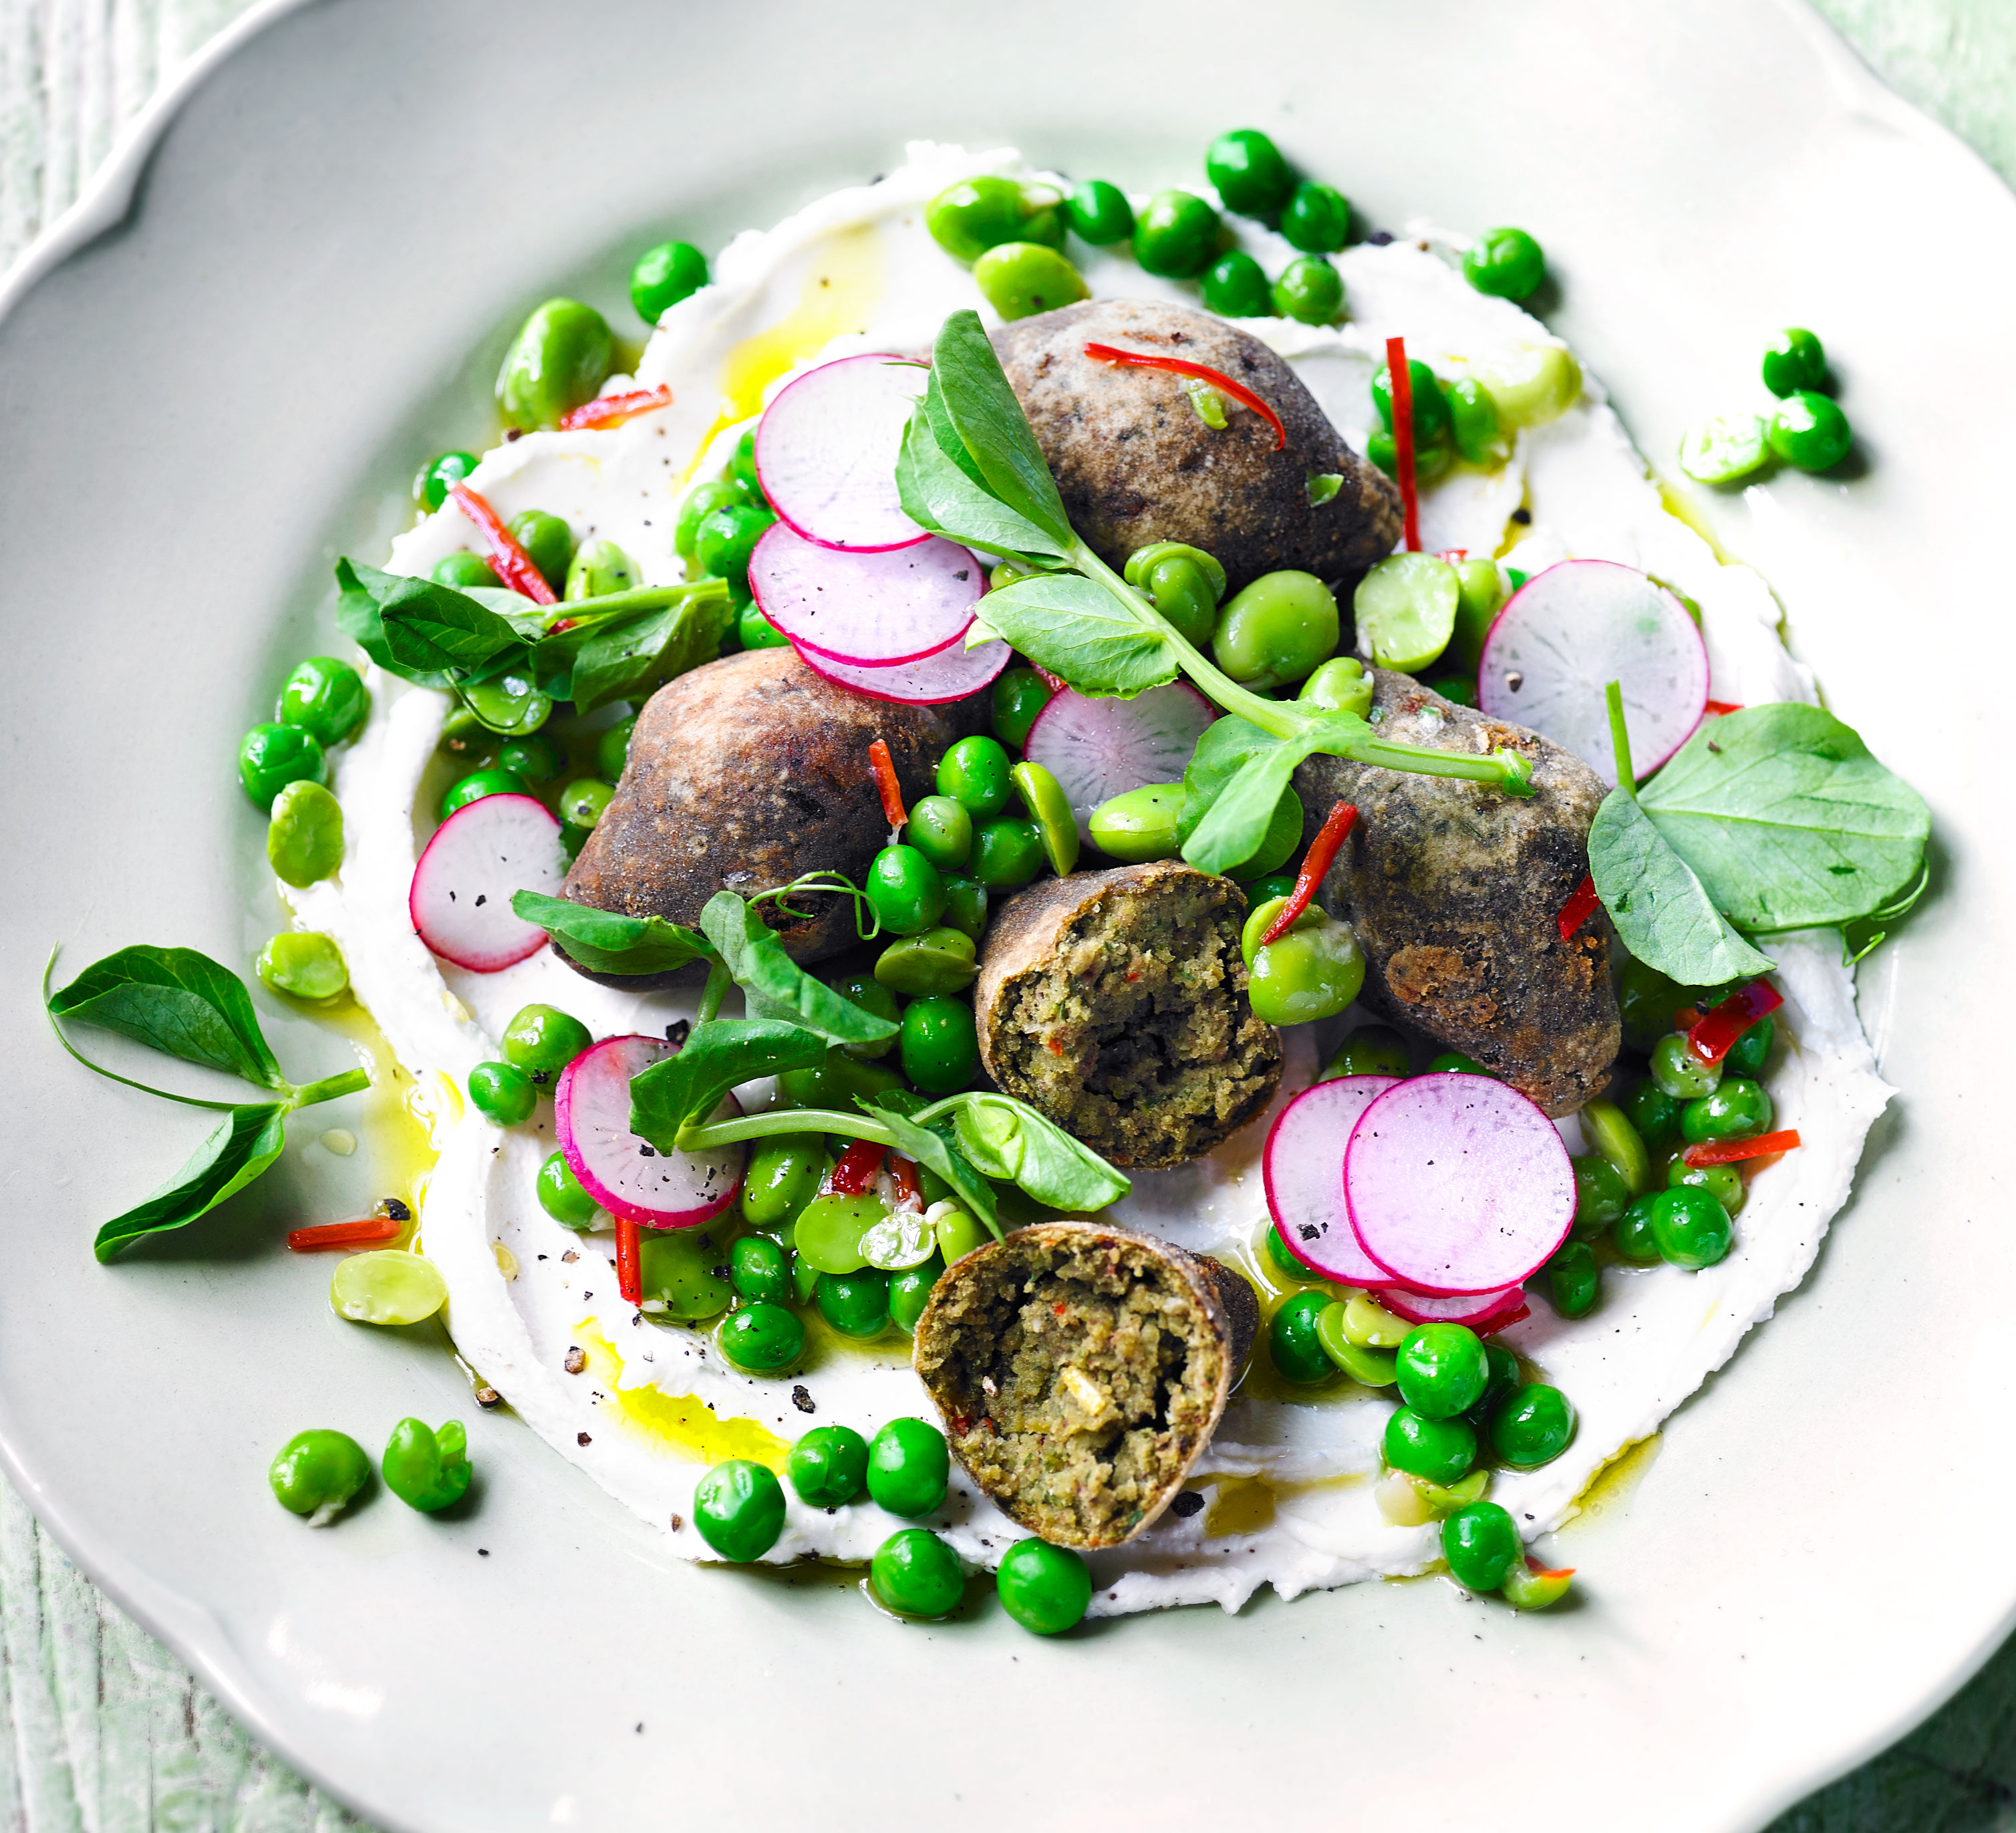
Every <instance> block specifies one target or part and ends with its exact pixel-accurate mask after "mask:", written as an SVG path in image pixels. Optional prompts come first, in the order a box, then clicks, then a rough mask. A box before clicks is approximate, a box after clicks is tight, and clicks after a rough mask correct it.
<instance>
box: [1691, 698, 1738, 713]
mask: <svg viewBox="0 0 2016 1833" xmlns="http://www.w3.org/2000/svg"><path fill="white" fill-rule="evenodd" d="M1701 710H1702V711H1704V712H1708V713H1718V714H1719V713H1740V712H1741V711H1743V703H1742V701H1741V700H1709V701H1708V702H1707V704H1705V706H1704V707H1703V708H1702V709H1701Z"/></svg>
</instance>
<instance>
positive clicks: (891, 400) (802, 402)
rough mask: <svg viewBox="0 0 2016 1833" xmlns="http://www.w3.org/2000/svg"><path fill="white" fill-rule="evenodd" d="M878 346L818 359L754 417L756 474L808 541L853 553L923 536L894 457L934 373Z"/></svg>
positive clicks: (774, 504)
mask: <svg viewBox="0 0 2016 1833" xmlns="http://www.w3.org/2000/svg"><path fill="white" fill-rule="evenodd" d="M928 373H929V372H928V371H927V370H926V369H924V368H923V366H922V365H920V363H919V362H917V361H916V359H915V358H910V357H901V356H891V355H888V354H887V353H886V352H880V353H877V354H874V355H866V356H844V357H841V358H840V359H839V360H838V361H837V362H830V363H822V364H820V365H819V367H818V368H817V369H812V370H810V371H808V373H806V374H805V375H802V376H799V377H798V379H797V380H796V381H795V382H793V383H791V384H790V385H789V386H788V387H785V388H783V389H781V390H779V392H778V394H777V398H776V400H775V401H773V402H771V403H770V405H769V407H767V408H765V409H764V410H763V417H762V419H761V420H759V421H758V422H757V423H756V475H757V477H758V479H759V480H760V481H761V483H762V485H763V494H764V495H765V496H767V497H768V498H769V499H770V506H771V507H772V509H774V510H776V512H777V513H778V514H779V515H780V516H781V517H783V519H784V520H786V521H787V522H788V523H789V524H790V525H791V526H792V527H793V528H795V529H797V531H798V532H799V533H800V534H801V535H803V536H804V537H805V539H806V540H808V541H815V542H818V543H819V546H822V547H836V548H847V549H851V550H852V551H854V552H855V553H879V552H886V551H887V549H891V548H895V547H903V546H908V545H909V543H910V542H913V541H922V540H923V539H924V538H925V535H924V531H923V529H921V528H919V527H918V526H917V524H916V523H915V522H913V521H912V520H910V518H909V517H908V516H906V515H905V514H904V513H903V505H902V502H901V500H900V499H898V495H897V494H896V459H897V457H898V455H899V454H900V452H902V446H903V429H904V427H905V426H907V425H908V424H909V419H910V409H912V408H913V407H914V406H915V405H916V402H917V398H918V397H919V396H920V395H921V394H923V391H924V380H925V377H926V376H927V374H928Z"/></svg>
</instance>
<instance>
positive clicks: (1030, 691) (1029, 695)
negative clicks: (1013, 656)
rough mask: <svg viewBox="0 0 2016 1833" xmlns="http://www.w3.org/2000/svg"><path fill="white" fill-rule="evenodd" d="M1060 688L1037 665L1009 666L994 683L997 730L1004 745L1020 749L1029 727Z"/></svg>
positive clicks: (996, 734)
mask: <svg viewBox="0 0 2016 1833" xmlns="http://www.w3.org/2000/svg"><path fill="white" fill-rule="evenodd" d="M1056 692H1057V690H1056V689H1055V688H1053V686H1051V685H1050V684H1049V682H1047V681H1046V680H1045V679H1043V678H1042V675H1039V674H1038V673H1037V672H1036V671H1035V669H1034V668H1006V669H1004V670H1003V671H1002V673H1001V676H1000V679H998V680H997V681H996V682H995V683H994V731H995V736H996V737H998V738H999V740H1000V741H1001V742H1002V744H1005V745H1008V746H1010V747H1013V749H1015V750H1017V751H1020V750H1021V748H1022V747H1023V746H1024V745H1025V744H1028V742H1029V728H1030V727H1031V726H1033V725H1035V722H1036V715H1038V714H1039V713H1040V712H1041V711H1042V710H1043V708H1046V706H1048V705H1049V704H1050V698H1051V697H1052V696H1053V694H1054V693H1056Z"/></svg>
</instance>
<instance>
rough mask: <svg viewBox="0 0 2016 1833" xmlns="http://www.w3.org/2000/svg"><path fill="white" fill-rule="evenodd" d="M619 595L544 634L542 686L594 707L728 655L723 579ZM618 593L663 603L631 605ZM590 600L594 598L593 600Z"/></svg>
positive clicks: (536, 666) (536, 656)
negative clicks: (723, 650)
mask: <svg viewBox="0 0 2016 1833" xmlns="http://www.w3.org/2000/svg"><path fill="white" fill-rule="evenodd" d="M672 590H673V589H655V590H649V591H644V592H637V593H635V594H622V595H614V594H612V595H611V597H610V600H605V601H603V602H604V603H606V604H608V605H610V607H611V608H610V609H607V610H603V611H600V612H592V613H590V614H589V615H588V616H586V617H585V618H582V619H581V620H580V621H578V622H577V623H576V624H575V625H574V626H573V627H572V628H570V629H567V630H563V631H559V632H555V633H554V634H553V635H551V636H545V637H542V638H541V639H540V640H539V643H538V646H536V647H535V649H534V650H533V652H532V668H533V672H534V674H535V675H536V677H537V678H538V683H539V686H540V688H541V690H542V691H543V692H545V693H549V694H551V695H552V696H553V698H554V699H555V700H571V701H573V702H574V708H575V711H577V712H581V713H588V712H592V711H594V710H595V709H596V708H598V707H605V706H607V705H608V704H610V701H612V700H642V699H644V698H646V697H648V696H649V695H650V693H651V691H652V690H653V689H655V688H656V687H657V686H659V685H660V684H661V683H662V682H667V681H669V680H671V679H673V677H674V676H675V675H683V674H685V673H686V672H687V670H689V669H690V668H698V667H699V666H700V664H702V663H703V662H711V661H713V660H714V659H715V657H717V656H718V655H719V654H720V653H721V639H722V638H723V637H724V636H726V635H727V633H728V626H729V621H730V619H731V618H733V615H734V612H733V607H731V606H730V604H729V601H728V589H727V587H726V586H725V585H724V584H723V583H722V582H721V581H720V580H718V579H708V580H703V581H699V582H696V583H695V584H694V585H691V586H689V587H681V588H678V589H676V590H677V591H678V592H679V593H680V594H681V595H682V596H678V597H676V598H675V599H673V600H672V602H671V603H666V602H664V600H666V599H667V598H668V596H670V594H671V591H672ZM618 596H621V597H634V598H638V599H644V600H652V601H656V602H649V603H642V604H635V605H624V604H621V603H617V602H615V601H616V600H617V597H618ZM582 602H583V603H587V604H592V603H594V602H595V601H594V600H583V601H582Z"/></svg>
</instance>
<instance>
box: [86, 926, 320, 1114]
mask: <svg viewBox="0 0 2016 1833" xmlns="http://www.w3.org/2000/svg"><path fill="white" fill-rule="evenodd" d="M48 1004H49V1015H50V1017H52V1018H59V1019H63V1020H66V1021H69V1022H70V1023H73V1024H78V1025H103V1026H104V1027H105V1028H106V1030H108V1031H116V1032H119V1033H120V1034H121V1035H123V1036H125V1037H129V1038H131V1039H133V1040H134V1041H135V1043H142V1044H145V1045H146V1046H148V1047H149V1049H150V1050H160V1051H162V1052H164V1053H165V1054H167V1055H168V1056H171V1057H180V1058H181V1059H182V1061H184V1062H185V1063H200V1064H202V1065H203V1067H204V1068H207V1069H221V1070H223V1071H225V1072H226V1073H227V1074H229V1075H237V1076H242V1077H243V1078H244V1079H245V1080H246V1081H247V1082H250V1083H252V1084H253V1085H254V1086H255V1087H258V1088H265V1089H276V1090H278V1091H279V1092H280V1093H284V1094H291V1093H293V1084H292V1083H290V1082H289V1081H288V1080H287V1079H286V1077H285V1076H284V1075H282V1074H281V1073H280V1066H279V1063H278V1062H277V1061H275V1059H274V1056H273V1053H272V1050H270V1049H269V1048H268V1046H267V1043H266V1039H265V1034H264V1033H263V1032H261V1030H260V1028H259V1020H258V1017H257V1014H255V1013H254V1011H253V1010H252V998H251V996H250V994H249V993H248V992H247V991H246V990H245V983H244V981H242V980H240V979H239V978H238V976H237V975H236V974H233V973H232V971H231V970H230V969H229V968H228V967H224V966H223V965H222V964H221V963H218V962H216V961H213V960H211V958H210V957H209V956H207V955H203V954H199V953H197V952H196V950H195V949H160V948H153V947H147V946H141V947H136V948H130V949H121V950H120V951H119V952H118V953H117V954H113V955H107V956H106V957H105V959H104V960H102V961H96V962H94V963H92V965H91V966H90V967H87V968H86V969H85V971H83V973H81V974H79V975H78V976H77V978H76V979H74V981H71V982H70V985H68V986H67V987H64V988H63V989H61V990H60V991H59V992H55V993H52V994H51V995H50V996H49V1001H48ZM94 1067H95V1065H94Z"/></svg>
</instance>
